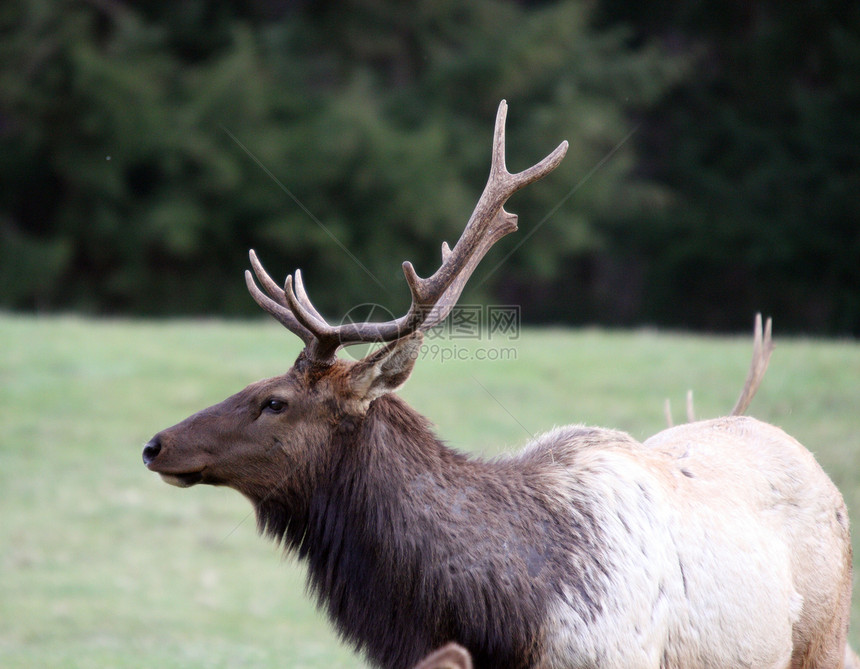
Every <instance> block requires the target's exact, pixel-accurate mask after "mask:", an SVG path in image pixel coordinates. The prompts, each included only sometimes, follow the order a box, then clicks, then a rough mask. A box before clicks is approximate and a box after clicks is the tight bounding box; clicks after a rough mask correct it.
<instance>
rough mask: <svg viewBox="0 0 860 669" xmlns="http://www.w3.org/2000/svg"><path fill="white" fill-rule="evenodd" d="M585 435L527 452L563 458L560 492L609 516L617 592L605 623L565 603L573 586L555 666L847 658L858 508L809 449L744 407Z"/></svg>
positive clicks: (778, 666)
mask: <svg viewBox="0 0 860 669" xmlns="http://www.w3.org/2000/svg"><path fill="white" fill-rule="evenodd" d="M583 433H584V431H583V429H582V428H570V427H568V428H560V429H558V430H555V431H553V432H551V433H548V434H547V435H544V436H543V437H541V438H538V439H537V440H536V441H535V442H534V443H533V444H531V445H530V446H529V447H528V448H527V452H529V451H531V452H532V453H535V454H537V453H542V454H544V457H546V458H547V459H549V458H550V457H551V458H552V460H553V462H554V465H555V468H554V469H551V470H550V471H552V473H553V475H552V479H551V482H552V487H553V489H554V490H555V491H556V495H558V496H559V499H561V500H563V502H566V503H568V504H569V506H570V507H571V508H586V507H587V508H589V509H591V510H592V511H593V512H594V513H596V514H599V517H598V518H597V520H598V523H599V524H600V526H601V527H602V528H603V529H604V531H605V532H606V533H607V539H606V542H605V543H604V545H603V546H601V547H600V549H599V550H600V551H601V559H602V560H603V563H604V564H605V565H607V567H608V568H609V569H610V570H611V579H612V584H613V587H612V588H609V589H608V590H607V592H608V593H609V594H608V597H607V598H606V600H605V601H604V602H603V606H602V609H601V610H600V612H599V614H598V615H596V616H595V617H594V618H593V619H591V620H586V619H584V618H583V616H582V615H581V612H577V611H575V610H573V609H572V608H571V606H570V605H569V604H568V603H567V600H572V599H573V597H572V594H573V593H570V594H571V597H568V598H566V597H565V596H562V597H561V598H560V599H559V601H558V603H557V605H556V607H555V609H554V611H553V615H552V616H551V621H550V622H549V624H548V627H547V630H546V638H547V640H548V643H549V646H550V647H549V648H548V652H547V654H546V658H547V661H546V663H545V666H546V667H559V668H560V667H567V666H577V667H579V666H600V667H602V668H604V669H606V668H617V669H623V668H625V667H637V668H639V669H647V668H649V667H653V669H672V668H674V669H693V668H697V669H719V668H725V667H757V668H768V669H788V668H789V667H791V668H792V669H794V668H797V669H799V668H801V667H803V668H820V669H823V668H825V667H828V668H831V669H834V668H839V667H842V666H843V660H844V658H845V657H846V656H848V655H850V654H851V653H850V650H848V649H847V648H846V645H845V637H846V629H847V621H848V613H849V611H848V609H849V605H850V598H851V548H850V538H849V533H848V523H847V513H846V510H845V505H844V503H843V501H842V497H841V495H840V494H839V491H838V490H837V489H836V488H835V486H834V485H833V484H832V483H831V481H830V479H829V478H828V477H827V475H826V474H825V473H824V472H823V470H822V469H821V468H820V467H819V465H818V464H817V463H816V461H815V459H814V458H813V457H812V455H811V454H810V453H809V451H807V450H806V449H805V448H803V446H801V445H800V444H799V443H798V442H797V441H796V440H794V439H793V438H791V437H790V436H788V435H787V434H785V433H784V432H783V431H782V430H780V429H778V428H776V427H774V426H772V425H768V424H765V423H761V422H759V421H757V420H755V419H752V418H746V417H741V416H734V417H726V418H720V419H716V420H710V421H703V422H698V423H691V424H686V425H682V426H679V427H675V428H671V429H668V430H665V431H664V432H661V433H659V434H657V435H655V436H654V437H652V438H650V439H648V440H647V441H646V442H645V443H644V444H640V443H638V442H636V441H635V440H633V439H632V438H630V437H629V436H628V435H625V434H623V433H619V432H614V431H610V430H602V429H595V430H591V431H588V430H586V431H585V434H586V435H587V436H585V437H584V436H583ZM550 451H551V456H550ZM579 568H581V566H579V565H572V570H574V569H579ZM846 666H851V665H850V664H848V665H846Z"/></svg>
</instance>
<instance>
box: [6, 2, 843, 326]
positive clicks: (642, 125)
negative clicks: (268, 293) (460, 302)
mask: <svg viewBox="0 0 860 669" xmlns="http://www.w3.org/2000/svg"><path fill="white" fill-rule="evenodd" d="M830 4H831V5H833V6H834V7H835V6H836V5H837V4H839V3H830ZM712 5H713V3H709V2H707V1H705V0H701V1H700V2H694V3H677V2H669V1H666V2H658V3H654V4H653V9H649V10H648V11H643V9H642V6H641V5H638V4H634V3H627V2H620V1H618V2H614V1H613V0H602V2H598V3H591V2H585V1H584V0H557V1H555V2H540V3H531V2H512V1H504V0H475V1H474V2H468V3H458V2H453V1H449V0H444V1H440V2H431V1H430V0H423V1H419V2H415V3H407V4H403V3H394V2H390V1H386V0H349V1H348V2H341V3H332V2H321V3H277V2H266V1H264V2H257V3H251V4H246V3H235V2H228V1H226V0H222V1H219V2H202V1H197V0H192V1H190V2H182V3H158V2H152V1H143V0H139V1H136V2H126V3H121V2H112V1H107V0H88V1H82V0H57V1H55V2H49V1H47V0H44V1H41V2H40V1H38V0H35V1H30V2H25V1H24V0H13V1H12V2H8V3H4V5H3V7H2V9H0V155H2V157H3V158H2V161H0V307H3V308H12V309H25V310H68V309H75V310H81V311H84V312H88V313H106V314H110V313H127V314H150V315H155V314H160V315H164V314H174V313H196V314H218V315H227V314H243V313H255V312H256V307H255V305H254V304H253V303H252V301H251V300H250V299H249V298H248V297H247V294H246V292H245V288H244V283H243V281H242V271H243V270H244V269H245V268H246V267H247V265H248V262H247V256H246V252H247V249H248V248H251V247H254V248H256V249H257V250H258V252H259V254H260V256H261V259H262V260H263V262H264V263H265V264H266V266H267V268H268V269H269V270H270V272H271V273H272V275H273V276H280V277H283V276H284V275H285V274H286V273H287V272H289V271H292V270H293V269H295V268H296V267H301V268H302V270H303V272H304V274H305V277H306V279H307V284H308V288H309V290H310V292H311V296H312V298H313V300H314V302H315V304H318V305H319V306H320V307H321V309H322V310H323V312H324V313H326V314H328V315H329V316H330V317H331V318H333V319H334V320H337V318H338V317H339V316H340V315H342V314H344V313H346V312H347V311H349V310H350V309H351V308H352V307H354V306H355V305H357V304H360V303H363V302H369V301H373V302H380V303H381V304H383V305H384V306H386V307H388V308H389V309H391V310H393V311H395V312H397V311H399V310H401V309H403V308H404V306H405V301H406V299H407V295H408V291H407V290H406V287H405V283H404V281H403V279H402V275H401V273H400V269H399V264H400V262H401V261H402V260H403V259H406V258H409V259H411V260H413V262H414V263H415V264H416V267H417V268H418V270H419V272H420V273H424V274H427V273H429V272H431V271H433V269H434V268H435V267H436V266H437V264H438V262H439V255H438V254H439V251H438V248H439V243H440V242H441V240H443V239H446V240H448V241H449V242H453V241H455V240H456V237H457V235H458V234H459V232H460V230H461V229H462V227H463V225H464V224H465V221H466V219H467V217H468V215H469V213H470V212H471V208H472V206H473V204H474V202H475V201H476V199H477V197H478V195H479V193H480V190H481V189H482V188H483V185H484V182H485V179H486V174H487V170H488V167H489V142H490V137H491V133H492V121H493V117H494V112H495V108H496V105H497V104H498V101H499V100H500V99H502V98H506V99H507V100H508V102H509V104H510V109H511V112H510V115H509V119H508V146H509V150H508V155H509V162H510V167H511V168H512V169H515V170H516V169H519V167H520V166H525V165H529V164H531V163H532V162H534V160H536V159H537V158H539V157H541V156H542V155H544V154H545V153H546V152H547V151H548V150H550V149H551V148H552V147H554V146H555V145H556V144H557V142H558V141H559V140H560V139H562V138H565V139H568V140H569V141H570V143H571V150H570V151H569V153H568V157H567V158H566V160H565V161H564V163H563V164H562V167H561V168H560V169H559V170H558V171H557V172H555V173H554V174H553V175H552V177H551V178H550V179H547V180H545V181H544V182H541V183H539V184H536V185H534V186H532V187H530V188H529V189H527V190H526V191H524V192H523V193H522V194H521V195H518V196H516V198H515V200H514V201H512V202H511V205H510V206H509V209H511V210H512V211H514V212H516V213H518V214H520V221H521V228H520V232H519V233H517V234H516V235H511V236H510V237H508V238H506V239H505V240H503V241H502V242H501V243H500V244H499V245H498V247H499V248H497V249H494V250H493V251H492V252H491V254H490V255H489V256H488V258H487V259H486V260H485V261H484V263H483V265H482V268H481V269H479V270H478V272H477V273H476V275H475V278H474V280H473V282H472V284H471V285H470V287H469V289H468V292H467V294H466V296H464V300H466V301H470V300H476V299H494V300H496V301H500V302H504V303H512V302H515V303H518V304H521V305H522V306H523V315H524V317H525V318H526V319H529V320H533V321H545V322H546V321H549V322H595V321H596V322H604V323H633V322H641V321H642V320H649V321H656V322H661V323H671V324H683V325H694V326H701V327H712V328H727V327H744V328H746V327H748V322H749V318H750V314H751V313H752V312H753V311H754V310H756V309H763V310H766V311H770V312H772V313H774V315H775V316H776V317H777V318H778V319H780V320H779V322H780V326H781V327H783V325H788V324H791V326H792V327H797V328H806V329H812V330H819V331H829V332H843V333H844V332H854V333H857V332H858V331H860V297H858V296H860V276H858V273H860V270H858V266H860V262H857V259H858V258H860V246H858V245H860V241H858V239H860V237H858V226H857V225H856V221H857V213H858V210H860V202H858V197H860V196H858V193H860V188H858V187H857V186H858V184H857V178H858V176H857V175H858V172H857V159H858V146H860V143H858V136H857V135H858V132H860V129H859V128H858V120H857V118H856V115H854V116H852V115H851V114H850V113H848V112H847V111H846V110H847V108H848V105H850V104H853V105H854V107H855V108H856V107H857V104H856V103H857V99H856V98H857V93H858V90H857V77H856V73H857V71H858V67H857V66H858V61H860V41H858V32H857V30H856V27H857V12H856V10H854V9H853V8H852V7H851V6H850V5H849V4H848V3H842V4H840V5H839V12H837V11H835V10H833V11H831V9H833V8H832V7H830V6H829V5H827V3H825V5H827V7H822V6H819V4H816V3H812V2H804V3H800V4H799V5H796V4H793V5H791V7H789V6H788V5H785V6H783V5H780V4H778V3H775V2H774V3H761V4H757V5H756V8H757V9H755V10H753V9H750V8H748V7H747V6H746V5H737V6H735V5H732V6H731V8H732V9H731V11H726V12H722V10H720V9H719V8H715V7H714V6H712ZM649 7H650V5H649ZM717 16H719V17H721V18H720V20H716V19H715V18H714V17H717Z"/></svg>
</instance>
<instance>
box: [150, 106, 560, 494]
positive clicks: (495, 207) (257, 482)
mask: <svg viewBox="0 0 860 669" xmlns="http://www.w3.org/2000/svg"><path fill="white" fill-rule="evenodd" d="M506 114H507V105H506V103H505V102H504V101H502V103H501V104H500V105H499V109H498V114H497V116H496V125H495V132H494V139H493V151H492V161H491V169H490V176H489V179H488V181H487V185H486V187H485V188H484V191H483V193H482V194H481V197H480V198H479V200H478V203H477V205H476V206H475V210H474V212H473V213H472V216H471V218H470V219H469V222H468V224H467V225H466V228H465V230H464V231H463V233H462V235H461V236H460V239H459V240H458V242H457V244H456V245H455V246H454V247H453V248H449V246H448V245H447V244H446V243H443V244H442V264H441V266H440V267H439V268H438V269H437V270H436V272H435V273H434V274H433V275H432V276H430V277H428V278H421V277H419V276H418V274H417V273H416V272H415V270H414V268H413V267H412V264H411V263H409V262H408V261H407V262H404V263H403V271H404V274H405V276H406V282H407V284H408V286H409V290H410V292H411V294H412V304H411V306H410V308H409V310H408V312H407V313H406V314H405V315H404V316H402V317H400V318H397V319H395V320H391V321H388V322H385V323H345V324H342V325H339V326H332V325H330V324H328V323H327V322H326V321H325V319H323V317H322V316H321V315H320V313H319V312H318V311H317V310H316V309H315V308H314V306H313V305H312V304H311V301H310V299H309V298H308V295H307V293H306V291H305V288H304V285H303V283H302V276H301V272H300V271H299V270H296V272H295V274H293V275H290V276H287V278H286V282H285V284H284V287H283V288H281V287H280V286H279V285H278V284H277V283H276V282H275V281H274V280H273V279H272V278H271V277H270V276H269V275H268V274H267V273H266V271H265V270H264V269H263V267H262V265H261V264H260V262H259V260H258V259H257V255H256V254H255V253H254V251H251V252H250V259H251V265H252V267H253V270H254V274H256V277H257V279H258V280H259V282H260V284H261V285H262V288H263V289H264V290H265V292H264V290H261V289H260V287H258V285H257V283H256V282H255V280H254V276H253V275H252V274H251V272H250V271H246V273H245V279H246V283H247V285H248V290H249V291H250V293H251V295H252V297H253V298H254V300H255V301H256V302H257V303H258V304H259V305H260V306H261V307H262V308H263V309H264V310H266V311H267V312H268V313H269V314H271V315H272V316H273V317H274V318H275V319H277V320H278V321H279V322H280V323H282V324H283V325H284V327H286V328H287V329H288V330H289V331H290V332H292V333H294V334H296V335H297V336H298V337H299V338H300V339H301V340H302V341H303V342H304V344H305V347H304V350H303V351H302V352H301V354H300V355H299V357H298V359H297V360H296V362H295V363H294V365H293V366H292V368H291V369H290V370H289V371H288V372H287V373H286V374H284V375H283V376H278V377H275V378H271V379H266V380H263V381H259V382H257V383H253V384H251V385H250V386H248V387H247V388H245V389H244V390H242V391H241V392H239V393H237V394H236V395H233V396H232V397H229V398H227V399H226V400H224V401H223V402H221V403H220V404H216V405H214V406H212V407H209V408H208V409H204V410H203V411H201V412H199V413H197V414H194V415H193V416H191V417H189V418H187V419H186V420H184V421H183V422H181V423H179V424H177V425H175V426H174V427H171V428H168V429H167V430H164V431H162V432H160V433H159V434H157V435H156V436H155V437H153V438H152V440H151V441H150V442H149V443H148V444H147V445H146V446H145V447H144V449H143V461H144V463H145V464H146V466H147V467H148V468H149V469H150V470H152V471H154V472H157V473H159V474H160V475H161V476H162V478H163V479H164V480H165V481H166V482H167V483H171V484H174V485H178V486H191V485H194V484H196V483H209V484H214V485H226V486H230V487H233V488H235V489H237V490H239V491H240V492H242V493H243V494H245V495H246V496H248V497H249V498H251V499H252V500H256V501H259V500H261V499H264V498H265V497H266V496H267V495H269V494H270V493H271V491H273V490H278V491H279V492H280V493H281V494H282V495H286V496H288V497H290V498H294V499H295V500H296V504H297V505H299V506H300V501H301V499H304V498H305V496H306V495H307V494H308V492H309V491H308V490H306V489H305V486H308V485H312V483H311V482H313V481H315V480H318V479H317V474H318V473H319V472H320V471H325V469H326V466H327V463H330V462H331V461H332V459H333V458H337V457H338V453H337V452H336V450H335V449H333V448H332V444H333V443H334V442H335V441H336V438H335V437H336V435H337V434H338V433H340V432H343V431H344V430H347V431H348V430H349V429H351V428H352V427H354V426H355V425H356V424H357V423H358V422H360V420H361V418H362V416H364V414H365V412H366V411H367V410H368V407H370V405H371V403H372V402H373V401H374V400H375V399H377V398H378V397H380V396H381V395H384V394H386V393H390V392H392V391H393V390H396V389H397V388H398V387H400V386H401V385H402V384H403V383H404V382H405V381H406V379H407V378H408V377H409V374H410V373H411V371H412V368H413V366H414V363H415V358H416V356H417V355H418V352H419V349H420V346H421V340H422V335H421V333H422V331H424V330H427V329H429V328H432V327H433V326H435V325H436V324H438V323H440V322H441V321H442V320H444V319H445V318H446V317H447V316H448V314H449V313H450V312H451V310H452V308H453V307H454V305H455V304H456V302H457V299H458V298H459V296H460V294H461V292H462V290H463V287H464V286H465V283H466V281H467V280H468V278H469V276H470V275H471V273H472V272H473V271H474V269H475V267H476V266H477V265H478V263H479V262H480V260H481V259H482V258H483V256H484V255H485V254H486V253H487V251H488V250H489V249H490V247H492V245H493V244H494V243H495V242H496V241H498V240H499V239H501V238H502V237H503V236H505V235H507V234H508V233H510V232H513V231H514V230H516V228H517V217H516V216H515V215H514V214H510V213H508V212H507V211H505V209H504V204H505V202H506V201H507V200H508V198H509V197H510V196H511V195H513V194H514V193H515V192H516V191H518V190H519V189H521V188H523V187H524V186H526V185H528V184H530V183H532V182H534V181H536V180H538V179H540V178H541V177H543V176H545V175H546V174H548V173H549V172H551V171H552V170H553V169H555V167H557V166H558V164H559V163H560V162H561V160H562V158H563V157H564V155H565V153H566V151H567V142H562V143H561V144H560V145H559V146H558V147H557V148H556V149H555V151H553V152H552V153H551V154H550V155H548V156H547V157H546V158H544V159H543V160H542V161H540V162H539V163H537V164H536V165H534V166H532V167H530V168H529V169H527V170H524V171H523V172H519V173H516V174H511V173H510V172H508V170H507V168H506V167H505V117H506ZM366 342H385V343H387V345H386V346H384V347H383V348H381V349H379V350H378V351H376V352H373V353H371V354H370V355H368V356H367V357H365V358H364V359H362V360H360V361H357V362H350V361H347V360H343V359H339V358H338V357H337V352H338V350H339V349H340V348H342V347H345V346H349V345H351V344H358V343H366Z"/></svg>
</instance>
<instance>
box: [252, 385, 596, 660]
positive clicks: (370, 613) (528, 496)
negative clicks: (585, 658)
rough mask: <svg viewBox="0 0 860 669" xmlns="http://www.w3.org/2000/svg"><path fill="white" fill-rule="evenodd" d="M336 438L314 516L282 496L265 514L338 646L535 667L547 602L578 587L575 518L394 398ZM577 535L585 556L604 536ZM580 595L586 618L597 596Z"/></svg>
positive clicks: (373, 653) (268, 503)
mask: <svg viewBox="0 0 860 669" xmlns="http://www.w3.org/2000/svg"><path fill="white" fill-rule="evenodd" d="M336 438H337V439H338V440H339V441H340V443H339V444H335V445H334V448H333V449H332V451H333V452H337V453H339V454H340V455H339V457H338V459H337V462H333V463H330V466H329V467H328V468H326V470H325V471H326V475H325V477H324V478H325V480H320V481H317V482H315V483H314V484H313V485H312V486H311V487H312V488H313V490H314V491H315V492H314V494H313V495H312V498H311V501H310V505H309V508H308V509H307V514H306V516H304V517H296V516H292V517H291V516H290V515H289V513H288V511H287V509H288V508H289V502H288V501H287V500H282V499H279V498H278V497H277V496H273V497H271V498H269V499H267V500H265V501H264V502H262V503H260V504H258V505H257V513H258V521H259V524H260V527H261V529H263V531H265V532H266V533H267V534H268V535H270V536H272V537H274V538H275V539H283V541H284V544H285V545H286V546H287V548H288V550H290V551H291V552H294V553H296V554H297V555H298V557H299V558H300V559H301V560H303V561H306V562H307V564H308V586H309V589H310V591H311V592H313V593H314V595H315V596H316V598H317V601H318V603H319V604H320V606H321V607H322V608H324V609H325V610H326V612H327V613H328V615H329V616H330V617H331V618H332V620H333V621H334V622H335V624H336V626H337V629H338V630H339V631H340V633H341V636H343V637H344V639H346V640H347V641H349V642H350V643H351V644H353V645H354V646H355V647H356V648H357V649H358V650H361V651H363V652H364V653H365V654H366V655H367V657H368V658H369V659H370V660H371V661H373V662H374V663H377V664H379V665H380V666H386V667H410V666H412V665H413V664H415V663H416V662H417V661H418V660H419V659H420V658H421V657H422V656H424V655H425V654H427V653H428V652H430V651H431V650H433V649H434V648H437V647H439V646H441V645H443V644H444V643H446V642H448V641H457V642H458V643H460V644H462V645H464V646H465V647H467V648H472V649H478V650H477V652H475V654H474V661H475V666H476V667H528V666H531V664H532V662H533V661H534V660H535V659H536V658H535V657H534V653H535V652H536V650H537V648H538V647H539V639H538V634H539V631H538V630H539V628H540V624H541V621H542V620H543V619H544V618H545V615H546V609H547V606H548V602H549V600H550V599H551V598H552V597H557V596H558V594H559V590H560V589H561V587H562V584H568V585H571V584H572V581H571V573H570V568H569V560H570V557H571V556H570V551H571V549H572V548H574V549H575V548H576V546H575V545H572V544H571V541H570V532H571V530H572V529H576V528H574V527H572V526H573V525H574V522H573V520H572V519H571V517H570V516H568V517H566V518H561V517H558V515H557V514H556V513H554V512H553V511H552V510H551V509H550V508H549V506H548V505H547V504H544V503H542V502H541V500H540V497H539V496H537V495H535V492H536V491H535V490H534V489H531V490H530V488H531V482H530V481H529V471H528V467H525V470H524V469H523V464H524V463H523V462H518V463H516V465H515V466H514V464H513V463H511V462H508V461H499V462H486V461H482V460H472V459H467V458H466V457H465V456H463V455H461V454H459V453H457V452H455V451H453V450H452V449H450V448H448V447H446V446H445V445H444V444H442V443H441V442H440V441H439V440H438V439H437V438H436V437H435V435H434V434H433V432H432V431H431V429H430V426H429V424H428V422H427V421H426V420H425V419H424V418H423V417H422V416H421V415H420V414H418V413H417V412H415V411H414V410H412V409H411V408H410V407H409V406H408V405H406V404H405V403H404V402H403V401H402V400H400V399H399V398H397V397H396V396H394V395H385V396H383V397H381V398H379V399H378V400H376V401H375V402H374V403H373V404H372V405H371V407H370V409H369V411H368V412H367V415H366V417H365V419H364V420H363V421H362V422H361V423H360V424H359V425H351V424H349V425H347V426H345V427H344V429H341V430H340V431H338V433H337V437H336ZM579 529H580V532H579V536H580V537H581V540H582V544H583V547H585V544H594V543H599V542H597V541H596V535H597V534H598V533H599V531H598V529H597V528H596V527H581V528H579ZM500 545H505V546H507V547H508V550H507V551H504V552H500V551H499V550H498V548H497V547H498V546H500ZM583 556H585V552H584V551H583ZM604 569H605V568H603V567H601V568H599V569H596V570H592V571H593V572H594V573H598V574H600V573H602V571H604ZM574 586H575V587H574V590H575V591H576V593H577V595H578V597H579V600H578V601H577V602H572V605H574V606H575V607H578V608H579V609H580V610H581V613H582V616H583V618H584V619H586V620H587V619H589V618H591V617H592V616H594V615H595V614H596V612H597V611H598V610H599V607H600V591H601V587H602V586H601V585H600V583H597V582H589V583H586V582H575V579H574Z"/></svg>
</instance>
